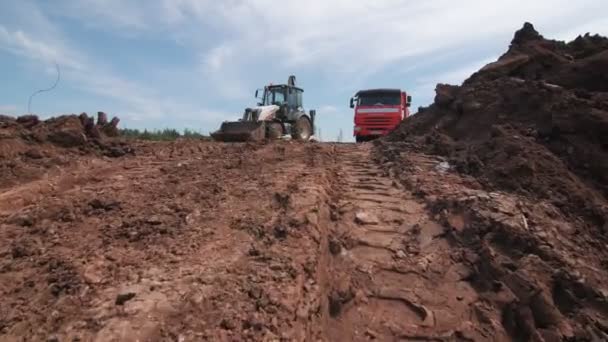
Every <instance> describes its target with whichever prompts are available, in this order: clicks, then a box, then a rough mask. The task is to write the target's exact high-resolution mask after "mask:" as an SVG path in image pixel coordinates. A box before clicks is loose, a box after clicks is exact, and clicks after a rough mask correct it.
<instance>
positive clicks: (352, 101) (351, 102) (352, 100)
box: [350, 97, 355, 108]
mask: <svg viewBox="0 0 608 342" xmlns="http://www.w3.org/2000/svg"><path fill="white" fill-rule="evenodd" d="M350 108H355V99H353V98H352V97H351V98H350Z"/></svg>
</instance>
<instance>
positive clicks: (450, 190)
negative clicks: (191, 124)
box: [0, 140, 605, 341]
mask: <svg viewBox="0 0 608 342" xmlns="http://www.w3.org/2000/svg"><path fill="white" fill-rule="evenodd" d="M379 149H380V147H379V146H374V145H373V144H358V145H355V144H331V143H297V142H275V143H267V144H223V143H215V142H202V141H195V140H183V141H177V142H171V143H137V146H136V147H135V151H136V153H135V155H127V156H123V157H121V158H117V159H110V158H108V157H103V156H97V155H84V156H79V157H78V158H74V159H71V160H67V161H66V162H65V163H63V164H62V165H60V166H54V167H52V168H50V169H48V170H47V171H46V172H45V173H44V174H43V175H42V176H41V177H39V178H37V179H34V180H31V179H27V180H23V181H17V182H16V184H15V182H13V183H11V186H10V187H4V188H3V189H2V191H1V193H0V225H1V227H2V228H1V229H0V257H1V258H0V293H1V294H2V298H3V299H2V301H0V339H2V340H4V341H24V340H27V341H34V340H38V341H40V340H42V341H45V340H48V341H78V340H79V341H158V340H166V341H198V340H213V341H216V340H226V341H228V340H230V341H245V340H251V341H253V340H256V341H260V340H263V341H276V340H285V341H291V340H299V341H314V340H328V341H329V340H331V341H367V340H379V341H387V340H404V341H429V340H430V341H478V340H510V339H512V338H515V339H517V336H518V335H517V334H520V333H521V332H522V331H524V332H525V331H526V330H525V329H530V331H529V333H530V335H528V337H529V336H538V337H539V338H543V337H542V336H544V340H551V339H550V338H551V336H553V337H555V338H559V337H560V336H574V335H575V334H576V333H577V332H576V331H574V330H575V329H574V328H573V327H572V326H571V325H570V324H568V320H565V319H560V317H561V315H562V314H561V313H560V312H559V310H556V312H553V311H552V310H554V309H555V307H554V306H552V305H545V304H547V303H545V302H543V300H537V299H532V303H533V304H531V305H530V307H532V310H531V311H530V310H528V311H530V312H528V311H525V310H524V314H522V313H521V311H522V310H521V308H520V307H518V306H517V305H516V304H513V303H520V302H521V298H520V299H519V300H515V299H514V298H517V297H516V296H515V295H514V294H513V292H512V291H516V292H517V291H520V292H525V290H523V289H519V290H512V291H511V290H509V289H510V288H516V287H517V286H516V285H518V286H521V287H522V288H524V287H526V286H528V285H529V284H528V282H535V281H536V280H535V279H537V278H543V277H545V276H548V277H551V272H554V271H556V270H551V271H547V270H546V269H545V268H543V267H541V266H542V265H543V263H542V261H541V260H540V259H541V258H540V257H539V256H538V255H543V254H542V253H540V252H538V251H536V250H529V251H527V254H524V255H523V256H522V255H520V256H518V257H517V258H515V257H514V256H513V255H511V254H510V253H509V251H505V250H500V251H501V252H502V254H504V255H503V256H501V253H500V252H497V251H494V249H497V250H498V249H500V248H501V247H504V246H505V245H507V244H497V245H496V244H495V245H496V246H494V247H492V245H493V243H490V242H488V243H487V244H486V245H485V247H483V248H479V246H478V245H475V247H472V246H471V245H470V244H469V243H468V239H467V236H468V235H470V233H467V231H469V230H473V229H474V227H476V223H477V222H479V220H480V219H482V218H480V217H484V215H485V216H488V217H492V218H493V219H495V220H498V221H500V222H506V223H505V225H508V224H509V222H510V221H513V222H515V223H513V224H514V225H515V226H517V227H522V226H523V225H524V223H523V222H524V221H525V220H526V216H524V215H523V214H522V211H521V206H522V205H526V204H525V199H522V198H514V197H513V196H511V195H508V194H502V193H488V192H485V191H484V190H483V189H482V188H480V187H479V186H478V185H476V183H475V182H473V181H471V180H470V179H466V178H463V176H460V175H459V174H458V173H456V172H453V171H449V170H445V169H443V168H442V166H443V165H444V162H443V160H442V159H441V158H439V157H435V156H428V155H424V154H418V153H416V152H414V151H411V153H408V154H407V160H403V161H402V165H410V166H415V167H413V168H412V169H410V171H407V172H406V171H403V172H399V174H396V172H395V170H396V169H395V167H393V166H394V165H395V163H394V162H387V161H386V160H381V159H382V158H380V159H379V158H378V156H379V155H382V151H380V150H379ZM408 163H410V164H408ZM522 201H524V202H522ZM446 203H451V205H447V204H446ZM454 203H456V204H458V203H460V204H465V203H466V206H462V205H461V206H458V205H455V204H454ZM464 209H466V210H464ZM549 209H550V208H549ZM549 209H547V210H549ZM472 213H475V215H476V216H473V215H472ZM527 217H531V216H529V215H528V216H527ZM526 224H527V225H529V226H538V225H541V224H544V222H540V221H535V222H528V223H526ZM526 228H529V227H528V226H526ZM562 228H563V227H562ZM518 229H519V228H518ZM522 229H523V228H522ZM529 229H532V228H529ZM564 229H565V228H564ZM548 232H549V233H546V234H545V235H547V234H550V232H551V231H550V230H549V231H548ZM554 238H556V237H555V236H548V237H547V239H549V240H551V239H554ZM514 239H515V238H514ZM492 241H497V240H492ZM551 241H553V240H551ZM515 243H516V242H515ZM562 243H563V244H566V245H567V244H568V242H567V241H562ZM565 248H572V249H574V250H576V248H577V246H569V245H568V246H566V247H565ZM518 250H521V249H518ZM575 252H576V251H575ZM484 253H485V254H484ZM488 253H489V254H488ZM492 253H493V254H492ZM581 255H585V254H584V253H583V254H581ZM587 256H588V255H587ZM509 257H511V258H509ZM588 257H589V260H571V262H578V263H579V264H580V265H583V264H584V265H585V266H584V267H588V268H589V269H590V270H591V271H590V273H593V268H594V267H602V266H598V265H597V263H598V262H599V261H598V260H597V259H594V258H593V256H588ZM596 258H597V257H596ZM480 260H482V262H480ZM505 265H506V266H505ZM483 267H487V268H488V269H487V270H486V269H483ZM492 267H494V268H501V267H502V268H506V269H509V270H511V271H512V272H510V273H509V275H508V276H506V278H500V277H501V276H500V275H496V274H495V272H493V271H492V270H491V268H492ZM580 267H583V266H580ZM527 272H534V274H533V275H532V276H530V277H526V274H528V273H527ZM545 272H549V274H548V275H547V274H546V273H545ZM598 276H599V275H598ZM562 278H563V279H564V280H563V284H566V285H564V286H566V287H565V288H564V289H563V290H562V291H561V292H559V293H556V291H557V290H555V288H553V289H549V292H547V293H545V292H542V291H541V292H540V295H541V296H543V297H542V298H545V297H544V296H546V295H549V296H551V294H553V297H552V298H553V299H552V300H551V302H553V301H555V302H558V303H559V305H558V306H559V308H560V309H563V311H565V310H566V309H567V308H568V307H570V306H576V305H578V304H580V303H579V301H577V299H576V298H575V297H568V296H567V294H568V293H570V292H569V288H570V287H568V286H570V285H568V284H570V283H569V282H568V281H567V279H570V278H567V275H565V274H564V275H563V276H562ZM486 280H487V282H485V281H486ZM484 284H489V285H488V286H484ZM505 284H506V285H505ZM586 284H587V285H589V284H593V279H589V280H588V283H586ZM516 295H517V296H519V297H521V296H522V294H520V293H516ZM537 295H538V293H537ZM531 296H535V295H534V294H532V295H531ZM560 296H561V297H560ZM562 297H564V298H565V299H563V300H561V299H560V298H562ZM560 300H561V301H560ZM596 304H597V305H585V306H583V307H584V310H586V311H585V312H586V314H588V315H589V317H595V316H593V315H594V313H597V312H600V313H601V312H602V310H604V309H605V307H604V306H603V304H602V303H601V302H599V301H598V302H597V303H596ZM510 305H511V306H512V305H515V306H514V307H513V308H512V310H511V309H509V308H510ZM543 310H545V311H547V312H544V311H543ZM598 310H599V311H598ZM511 311H512V313H513V314H512V317H511V316H509V315H510V314H511V313H510V312H511ZM526 312H527V313H528V314H529V315H530V317H529V318H530V320H531V323H530V322H528V324H532V326H528V327H526V326H525V324H526V322H527V321H526V319H525V313H526ZM505 315H506V316H507V317H505ZM522 315H523V316H522ZM510 317H511V318H510ZM522 317H523V318H522ZM534 317H536V321H537V323H536V325H535V323H534ZM538 317H546V319H545V321H542V324H538ZM511 321H512V323H513V324H515V327H514V328H510V326H509V324H510V322H511ZM598 322H600V323H597V324H599V325H597V327H596V326H594V328H593V329H596V330H597V331H598V333H600V332H601V330H602V326H601V324H602V323H601V321H598ZM590 324H591V323H590ZM539 327H540V329H537V328H539ZM543 327H544V328H546V329H542V328H543ZM598 327H599V328H598ZM604 328H605V326H604ZM513 329H515V330H513ZM598 329H599V330H598ZM598 336H599V335H598Z"/></svg>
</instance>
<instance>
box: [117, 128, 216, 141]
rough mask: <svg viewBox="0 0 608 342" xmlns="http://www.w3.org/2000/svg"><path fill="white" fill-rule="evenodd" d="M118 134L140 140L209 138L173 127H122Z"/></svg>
mask: <svg viewBox="0 0 608 342" xmlns="http://www.w3.org/2000/svg"><path fill="white" fill-rule="evenodd" d="M120 135H121V136H123V137H127V138H132V139H141V140H154V141H171V140H176V139H178V138H186V139H209V137H208V136H206V135H203V134H201V133H199V132H196V131H193V130H190V129H185V130H184V131H183V132H181V133H180V131H178V130H176V129H174V128H165V129H158V130H147V129H144V130H143V131H142V130H139V129H133V128H123V129H121V130H120Z"/></svg>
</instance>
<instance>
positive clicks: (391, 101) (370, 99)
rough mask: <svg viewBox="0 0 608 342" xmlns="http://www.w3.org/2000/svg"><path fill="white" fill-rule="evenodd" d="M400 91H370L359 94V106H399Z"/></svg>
mask: <svg viewBox="0 0 608 342" xmlns="http://www.w3.org/2000/svg"><path fill="white" fill-rule="evenodd" d="M400 104H401V94H400V93H370V94H360V95H359V106H398V105H400Z"/></svg>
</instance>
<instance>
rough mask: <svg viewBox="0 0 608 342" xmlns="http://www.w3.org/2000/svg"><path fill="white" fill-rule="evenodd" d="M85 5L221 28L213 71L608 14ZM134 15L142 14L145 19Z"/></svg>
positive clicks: (333, 59)
mask: <svg viewBox="0 0 608 342" xmlns="http://www.w3.org/2000/svg"><path fill="white" fill-rule="evenodd" d="M67 3H74V2H73V1H67ZM76 3H81V1H76ZM85 4H86V6H82V5H80V6H79V7H77V8H79V9H80V8H81V9H82V10H83V11H84V13H85V14H86V13H87V12H88V13H89V15H88V16H87V15H83V12H82V11H81V12H79V17H80V18H82V19H83V20H87V19H88V18H91V16H95V17H97V18H100V19H98V20H99V21H101V22H104V19H107V20H108V22H109V23H110V24H112V23H114V24H115V25H116V27H117V29H121V28H122V27H124V26H125V22H126V21H128V22H129V25H130V27H132V28H134V29H140V30H154V29H158V28H159V27H161V28H163V29H165V28H167V27H170V28H171V29H172V30H179V29H180V26H184V25H190V24H192V25H199V26H200V28H201V32H204V31H205V29H217V30H221V31H222V32H224V33H225V35H226V40H225V41H223V42H222V43H221V44H219V45H218V46H217V47H216V48H213V49H211V50H210V51H207V52H208V56H209V59H210V61H211V62H214V61H219V60H220V59H221V57H222V56H224V54H225V53H226V52H227V51H226V47H227V46H230V49H231V51H232V52H235V51H237V52H239V54H238V57H239V58H232V59H230V61H229V62H227V63H221V68H216V69H215V70H216V72H221V71H222V70H225V69H229V68H235V67H240V68H243V65H244V64H248V62H247V61H250V60H251V59H252V58H257V59H267V58H271V59H272V60H273V61H274V62H275V63H278V64H280V65H283V66H284V67H291V68H293V67H304V66H313V67H315V68H319V69H322V70H324V71H326V72H343V73H362V72H363V73H370V72H373V71H375V70H379V69H381V68H383V67H384V66H385V65H387V64H389V63H393V62H395V61H398V60H399V59H402V58H404V57H411V56H424V55H429V54H433V53H436V52H438V51H446V50H448V49H450V48H453V47H457V46H463V45H464V44H468V43H473V42H478V41H480V40H484V39H488V38H491V37H493V36H495V35H496V34H500V33H504V32H508V34H511V33H512V31H513V30H514V29H515V28H517V27H518V26H519V25H521V24H522V23H523V22H524V21H525V20H536V21H537V22H540V23H541V24H552V23H560V22H563V21H568V22H569V23H570V24H572V25H576V24H582V23H584V22H585V21H587V20H586V18H584V17H580V16H575V14H578V13H580V12H583V11H589V10H593V9H595V8H604V9H607V10H608V6H607V5H603V6H602V5H601V4H599V5H598V3H597V1H593V0H582V1H578V2H576V3H574V2H571V1H567V0H541V1H529V0H511V1H502V2H495V1H491V2H488V1H483V0H463V1H460V2H459V3H458V5H454V3H453V2H452V1H449V0H434V1H426V2H409V1H399V0H376V1H373V2H368V1H352V0H333V1H327V0H309V1H307V2H306V3H305V4H304V3H302V2H299V1H284V2H281V4H280V5H277V3H276V2H275V1H272V0H233V1H230V2H225V1H219V2H218V1H215V2H214V1H201V0H173V1H171V0H164V1H161V2H160V4H161V5H160V6H159V5H158V3H155V4H153V5H150V3H149V2H148V1H146V2H145V5H143V3H141V2H138V1H117V0H112V1H109V2H108V1H101V0H87V1H86V2H85ZM136 4H139V6H137V5H136ZM85 7H86V8H85ZM87 8H89V10H88V11H87ZM133 8H137V9H138V11H133ZM134 12H136V13H134ZM140 13H145V16H146V17H145V20H144V19H141V18H140V17H141V16H142V14H140ZM125 17H127V18H129V20H126V19H124V18H125ZM142 22H145V24H140V23H142ZM208 38H209V37H207V36H204V39H208ZM196 39H197V38H195V37H192V40H194V41H195V40H196ZM214 58H215V59H214ZM213 65H218V64H213Z"/></svg>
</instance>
